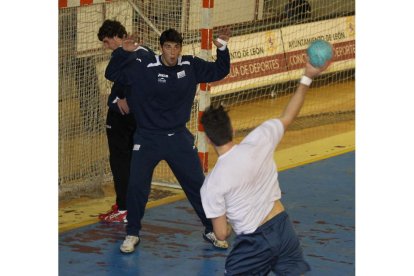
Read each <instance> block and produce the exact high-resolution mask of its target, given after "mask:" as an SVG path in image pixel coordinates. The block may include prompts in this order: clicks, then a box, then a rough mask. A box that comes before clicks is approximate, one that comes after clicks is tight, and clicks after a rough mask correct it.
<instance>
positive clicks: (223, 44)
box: [216, 37, 227, 50]
mask: <svg viewBox="0 0 414 276" xmlns="http://www.w3.org/2000/svg"><path fill="white" fill-rule="evenodd" d="M216 40H217V42H218V43H220V44H221V45H222V46H221V47H220V48H219V49H220V50H224V49H226V45H227V41H225V40H223V39H221V38H219V37H217V38H216Z"/></svg>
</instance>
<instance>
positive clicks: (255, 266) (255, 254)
mask: <svg viewBox="0 0 414 276" xmlns="http://www.w3.org/2000/svg"><path fill="white" fill-rule="evenodd" d="M225 268H226V270H225V272H224V275H267V274H268V273H270V271H273V272H274V273H275V274H276V275H292V276H293V275H302V274H304V273H305V272H306V271H309V270H310V266H309V264H308V263H307V262H306V261H305V259H304V258H303V252H302V248H301V246H300V243H299V239H298V237H297V235H296V232H295V230H294V229H293V225H292V223H291V222H290V219H289V216H288V214H287V213H286V212H282V213H280V214H278V215H277V216H275V217H274V218H272V219H271V220H269V221H268V222H266V223H265V224H263V225H261V226H260V227H259V228H257V229H256V231H255V232H253V233H251V234H246V235H238V236H237V237H236V239H235V241H234V244H233V249H232V250H231V252H230V254H229V255H228V257H227V259H226V266H225Z"/></svg>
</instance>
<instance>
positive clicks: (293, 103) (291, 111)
mask: <svg viewBox="0 0 414 276" xmlns="http://www.w3.org/2000/svg"><path fill="white" fill-rule="evenodd" d="M328 66H329V63H328V64H326V65H325V66H324V67H322V68H315V67H313V66H312V65H310V63H309V62H308V63H306V67H305V73H304V74H303V77H302V79H301V81H300V83H299V86H298V88H297V89H296V92H295V93H294V94H293V96H292V98H291V99H290V101H289V102H288V104H287V105H286V107H285V109H284V111H283V112H282V115H281V116H280V118H279V119H280V121H281V122H282V124H283V126H284V129H287V127H288V126H289V125H290V124H291V123H292V122H293V120H294V119H295V118H296V116H297V115H298V114H299V112H300V110H301V108H302V106H303V102H304V101H305V93H306V91H308V89H309V86H310V82H312V79H313V78H315V77H316V76H318V75H319V74H320V73H321V72H323V71H324V70H325V69H326V68H327V67H328Z"/></svg>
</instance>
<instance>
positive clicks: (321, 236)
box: [59, 152, 355, 276]
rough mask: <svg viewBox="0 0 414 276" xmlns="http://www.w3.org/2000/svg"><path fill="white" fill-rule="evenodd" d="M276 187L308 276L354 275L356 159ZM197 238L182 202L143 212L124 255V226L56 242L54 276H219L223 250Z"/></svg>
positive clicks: (315, 167) (339, 160)
mask: <svg viewBox="0 0 414 276" xmlns="http://www.w3.org/2000/svg"><path fill="white" fill-rule="evenodd" d="M279 182H280V185H281V189H282V192H283V196H282V202H283V204H284V205H285V207H286V210H287V212H288V214H289V215H290V218H291V220H292V221H293V223H294V225H295V227H296V230H297V232H298V234H299V237H300V239H301V242H302V246H303V249H304V254H305V257H306V259H307V261H308V262H309V264H310V265H311V268H312V271H311V272H309V273H307V274H306V275H318V276H323V275H335V276H341V275H355V152H350V153H346V154H343V155H339V156H336V157H333V158H329V159H325V160H322V161H318V162H315V163H311V164H307V165H304V166H300V167H296V168H293V169H289V170H286V171H283V172H281V173H280V177H279ZM202 231H203V227H202V226H201V223H200V222H199V220H198V218H197V217H196V215H195V213H194V212H193V209H192V208H191V206H190V204H189V203H188V201H187V200H181V201H177V202H174V203H171V204H167V205H163V206H159V207H155V208H151V209H148V210H147V211H146V214H145V217H144V220H143V229H142V231H141V239H142V240H141V243H140V245H139V246H138V247H137V250H136V252H134V253H132V254H129V255H124V254H122V253H121V252H120V251H119V246H120V245H121V243H122V241H123V239H124V236H125V231H124V225H121V224H102V223H96V224H93V225H89V226H85V227H82V228H78V229H75V230H71V231H68V232H65V233H62V234H60V235H59V275H61V276H65V275H70V276H75V275H114V276H115V275H145V276H146V275H149V276H152V275H175V276H181V275H189V276H192V275H206V276H207V275H208V276H211V275H223V271H224V261H225V258H226V255H227V251H223V250H219V249H214V248H213V247H212V246H211V245H210V244H209V243H207V242H205V241H204V240H203V239H202V236H201V234H202ZM232 239H233V238H230V239H229V241H230V243H231V241H232Z"/></svg>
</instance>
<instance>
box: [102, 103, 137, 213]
mask: <svg viewBox="0 0 414 276" xmlns="http://www.w3.org/2000/svg"><path fill="white" fill-rule="evenodd" d="M135 129H136V124H135V119H134V117H133V115H132V114H126V115H122V114H121V113H118V112H116V111H113V110H112V109H108V114H107V117H106V135H107V138H108V147H109V164H110V166H111V171H112V176H113V179H114V187H115V193H116V204H117V205H118V209H119V210H126V207H127V206H126V195H127V189H128V181H129V169H130V166H131V155H132V146H133V137H134V132H135Z"/></svg>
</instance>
